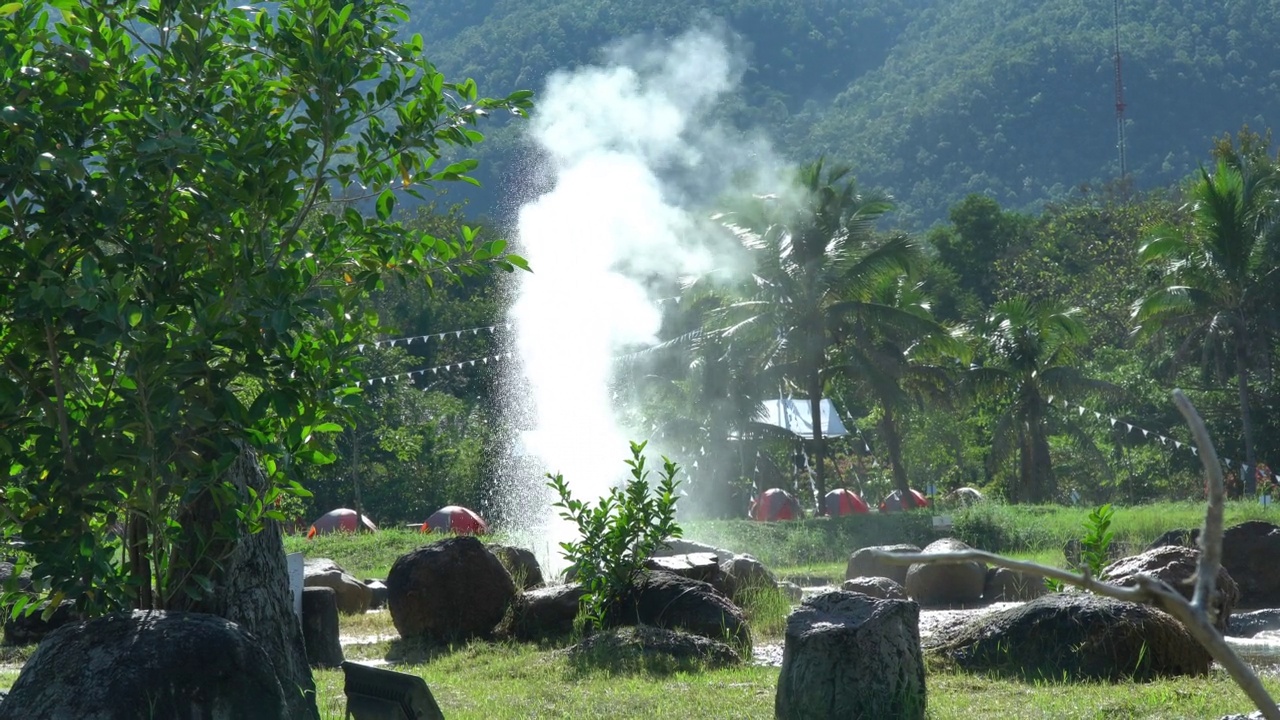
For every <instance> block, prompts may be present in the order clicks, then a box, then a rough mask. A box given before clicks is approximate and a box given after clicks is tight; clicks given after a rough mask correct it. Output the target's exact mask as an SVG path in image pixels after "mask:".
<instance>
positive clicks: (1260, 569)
mask: <svg viewBox="0 0 1280 720" xmlns="http://www.w3.org/2000/svg"><path fill="white" fill-rule="evenodd" d="M1277 557H1280V527H1276V526H1275V525H1272V524H1271V523H1268V522H1261V521H1257V520H1255V521H1252V522H1247V523H1241V524H1239V525H1236V526H1235V527H1229V528H1227V529H1226V531H1225V532H1224V533H1222V566H1223V567H1225V568H1226V569H1227V572H1228V573H1230V574H1231V579H1232V580H1235V581H1236V585H1238V586H1239V588H1240V601H1239V602H1238V603H1237V606H1238V607H1241V608H1267V607H1280V572H1277V571H1276V567H1275V558H1277Z"/></svg>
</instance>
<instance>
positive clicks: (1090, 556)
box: [1080, 504, 1116, 577]
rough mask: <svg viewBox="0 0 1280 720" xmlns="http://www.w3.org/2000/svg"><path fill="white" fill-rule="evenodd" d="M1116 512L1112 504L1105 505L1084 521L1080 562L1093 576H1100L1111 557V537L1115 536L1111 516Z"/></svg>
mask: <svg viewBox="0 0 1280 720" xmlns="http://www.w3.org/2000/svg"><path fill="white" fill-rule="evenodd" d="M1115 513H1116V510H1115V508H1113V507H1111V505H1109V504H1108V505H1103V506H1101V507H1099V508H1097V509H1096V510H1094V511H1093V512H1091V513H1089V517H1088V519H1086V520H1085V521H1084V537H1082V538H1080V563H1081V565H1083V566H1084V567H1086V568H1088V569H1089V574H1090V575H1092V576H1093V577H1098V575H1099V574H1100V573H1101V572H1102V568H1104V567H1106V565H1107V560H1108V559H1110V550H1111V538H1112V537H1114V536H1115V533H1114V532H1112V531H1111V517H1112V516H1113V515H1115Z"/></svg>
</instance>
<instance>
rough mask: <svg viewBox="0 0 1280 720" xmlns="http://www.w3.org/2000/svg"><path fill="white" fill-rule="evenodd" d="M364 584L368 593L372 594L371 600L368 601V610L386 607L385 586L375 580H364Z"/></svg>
mask: <svg viewBox="0 0 1280 720" xmlns="http://www.w3.org/2000/svg"><path fill="white" fill-rule="evenodd" d="M364 584H365V586H366V587H368V588H369V591H370V592H371V593H373V596H372V598H370V600H369V609H370V610H378V609H381V608H382V607H384V606H386V604H387V584H386V583H384V582H382V581H381V580H378V579H376V578H370V579H366V580H365V581H364Z"/></svg>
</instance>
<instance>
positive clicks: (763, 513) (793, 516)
mask: <svg viewBox="0 0 1280 720" xmlns="http://www.w3.org/2000/svg"><path fill="white" fill-rule="evenodd" d="M748 514H749V516H750V517H751V519H752V520H762V521H764V522H773V521H774V520H799V519H800V518H802V517H804V514H803V513H801V512H800V503H799V502H797V501H796V499H795V498H794V497H792V496H791V493H789V492H787V491H786V490H780V489H778V488H773V489H772V490H765V491H764V492H762V493H760V497H758V498H756V499H755V500H753V501H752V502H751V510H750V511H749V512H748Z"/></svg>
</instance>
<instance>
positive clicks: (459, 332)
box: [453, 330, 462, 338]
mask: <svg viewBox="0 0 1280 720" xmlns="http://www.w3.org/2000/svg"><path fill="white" fill-rule="evenodd" d="M453 336H454V337H459V338H460V337H462V331H461V330H459V331H457V332H455V333H454V334H453Z"/></svg>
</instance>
